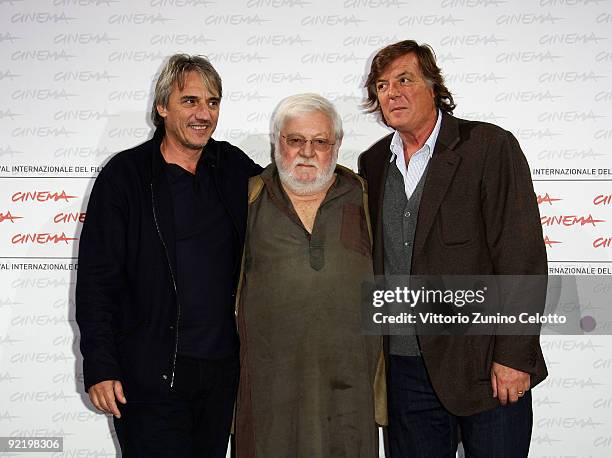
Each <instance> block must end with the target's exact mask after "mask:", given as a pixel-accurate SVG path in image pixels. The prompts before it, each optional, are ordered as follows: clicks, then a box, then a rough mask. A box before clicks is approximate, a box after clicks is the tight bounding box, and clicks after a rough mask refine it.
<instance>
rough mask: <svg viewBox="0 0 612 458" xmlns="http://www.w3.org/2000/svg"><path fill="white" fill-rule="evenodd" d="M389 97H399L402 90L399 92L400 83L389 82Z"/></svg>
mask: <svg viewBox="0 0 612 458" xmlns="http://www.w3.org/2000/svg"><path fill="white" fill-rule="evenodd" d="M387 93H388V95H389V98H392V99H393V98H395V97H399V95H400V92H399V85H397V84H396V83H395V82H393V81H391V82H390V83H389V89H388V91H387Z"/></svg>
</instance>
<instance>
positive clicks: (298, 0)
mask: <svg viewBox="0 0 612 458" xmlns="http://www.w3.org/2000/svg"><path fill="white" fill-rule="evenodd" d="M311 4H312V3H311V2H305V1H303V0H248V1H247V4H246V7H247V8H295V7H300V8H303V7H304V6H310V5H311Z"/></svg>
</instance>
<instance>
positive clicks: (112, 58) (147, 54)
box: [108, 51, 167, 63]
mask: <svg viewBox="0 0 612 458" xmlns="http://www.w3.org/2000/svg"><path fill="white" fill-rule="evenodd" d="M166 57H167V56H166V55H165V54H164V53H162V52H161V51H157V52H151V51H114V52H112V53H110V54H109V55H108V61H109V62H138V63H140V62H155V61H158V60H159V61H161V60H164V59H166Z"/></svg>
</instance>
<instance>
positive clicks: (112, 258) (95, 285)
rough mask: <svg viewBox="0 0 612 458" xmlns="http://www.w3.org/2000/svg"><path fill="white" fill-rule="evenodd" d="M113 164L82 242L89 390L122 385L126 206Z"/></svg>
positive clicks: (95, 196) (97, 187) (80, 309)
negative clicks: (120, 311) (117, 329)
mask: <svg viewBox="0 0 612 458" xmlns="http://www.w3.org/2000/svg"><path fill="white" fill-rule="evenodd" d="M110 172H111V171H110V165H107V166H106V167H105V168H104V169H103V170H102V172H101V173H100V175H99V176H98V178H97V179H96V181H95V183H94V186H93V189H92V192H91V195H90V198H89V203H88V206H87V214H86V218H85V223H84V224H83V230H82V232H81V236H80V241H79V258H78V273H77V284H76V321H77V323H78V326H79V330H80V333H81V341H80V348H81V353H82V354H83V375H84V382H85V389H86V390H89V387H90V386H92V385H94V384H96V383H98V382H101V381H104V380H121V370H120V367H119V362H118V358H117V348H116V345H115V334H114V332H113V323H114V320H116V311H117V308H118V304H119V302H120V295H121V294H122V293H123V294H125V288H124V282H125V281H126V275H125V272H124V266H125V250H126V242H125V240H126V213H127V212H126V204H125V201H123V199H122V192H121V191H122V189H121V188H120V187H118V186H116V185H115V184H114V183H113V181H112V180H111V176H110V175H111V173H110Z"/></svg>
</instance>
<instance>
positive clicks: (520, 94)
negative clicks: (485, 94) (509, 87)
mask: <svg viewBox="0 0 612 458" xmlns="http://www.w3.org/2000/svg"><path fill="white" fill-rule="evenodd" d="M561 98H563V96H562V95H555V94H551V92H550V91H513V92H500V93H498V94H497V95H495V101H496V102H521V103H525V102H554V101H556V100H557V99H561Z"/></svg>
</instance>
